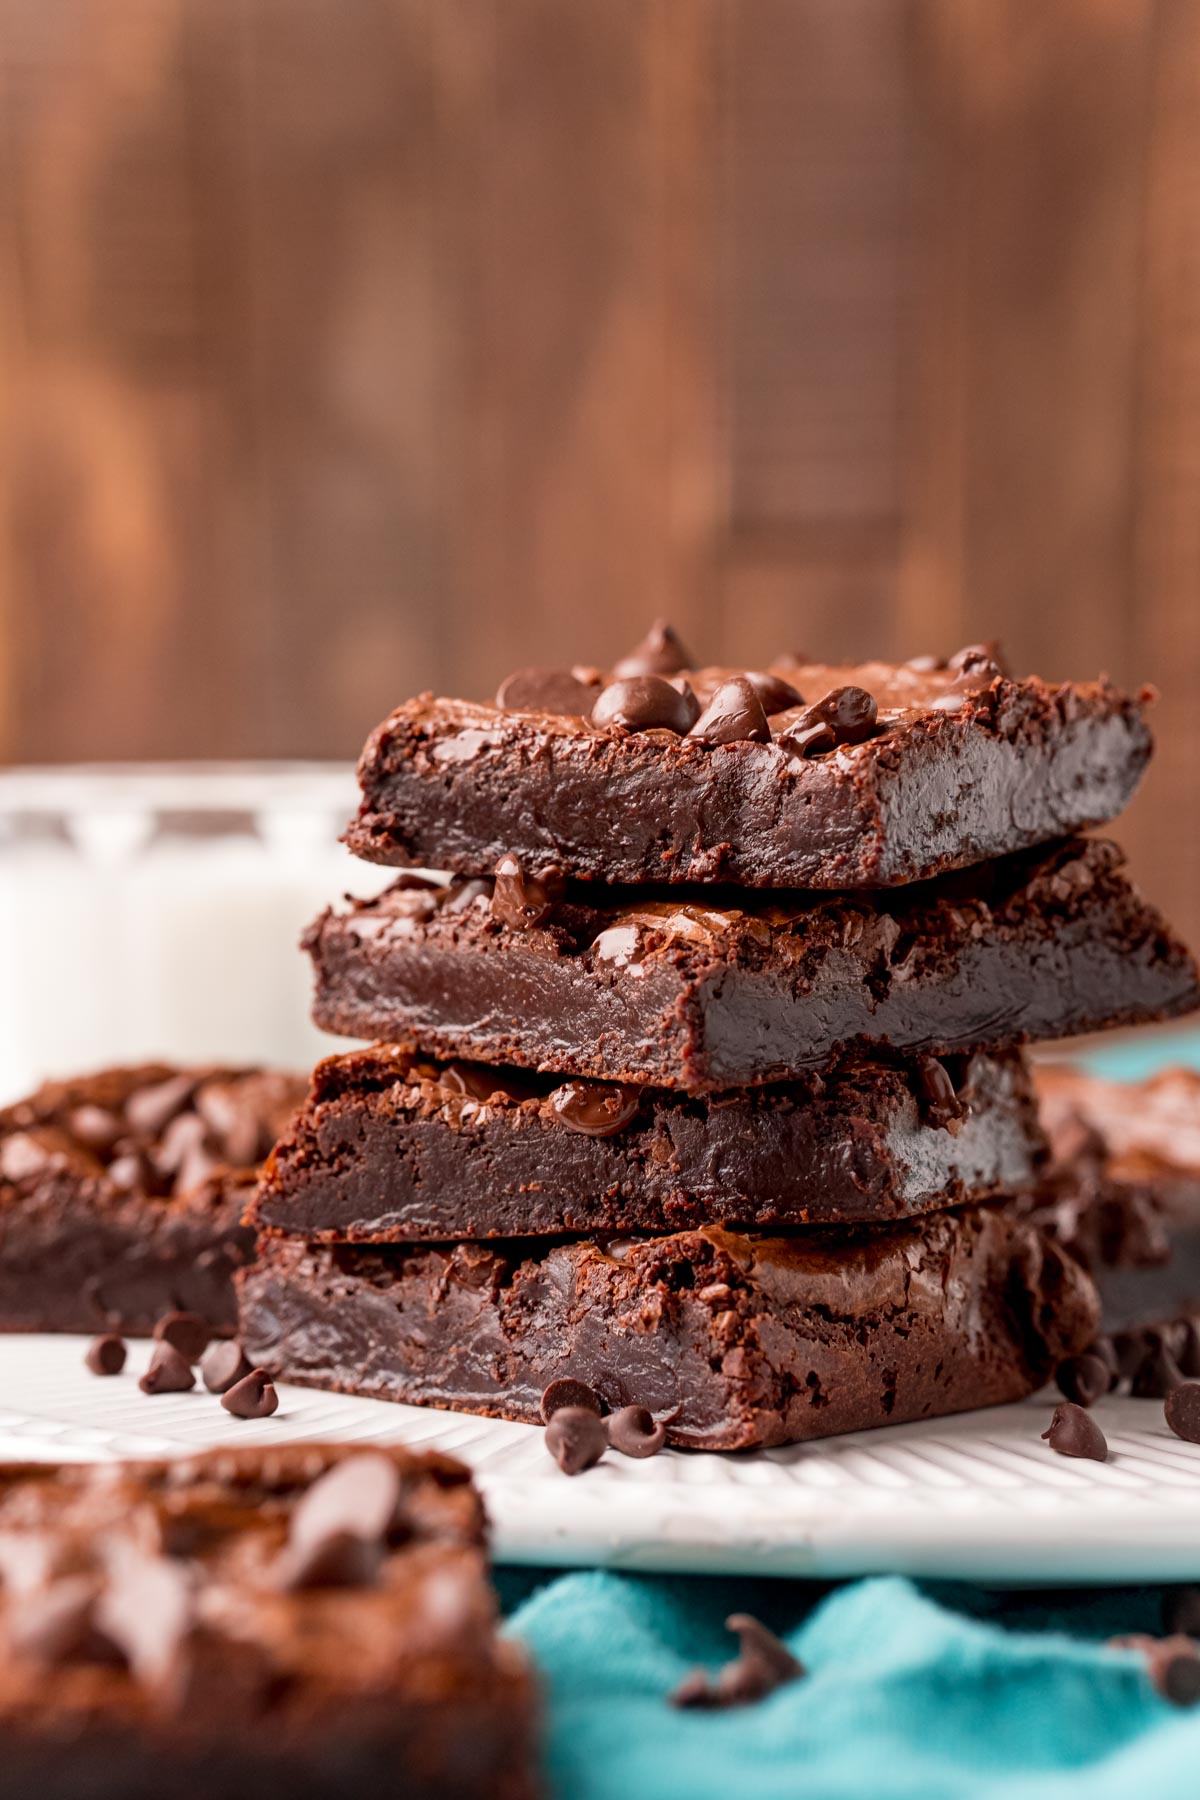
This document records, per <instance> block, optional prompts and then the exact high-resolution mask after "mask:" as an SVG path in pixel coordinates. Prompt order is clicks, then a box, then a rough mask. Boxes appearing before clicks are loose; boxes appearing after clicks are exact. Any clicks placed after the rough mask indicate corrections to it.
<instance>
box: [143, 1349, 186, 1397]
mask: <svg viewBox="0 0 1200 1800" xmlns="http://www.w3.org/2000/svg"><path fill="white" fill-rule="evenodd" d="M195 1385H196V1377H195V1376H194V1375H193V1373H192V1365H191V1363H190V1362H189V1361H188V1360H187V1358H186V1357H184V1356H181V1355H180V1354H179V1352H178V1350H177V1349H176V1348H175V1346H174V1344H170V1343H167V1342H166V1341H165V1340H164V1341H163V1342H160V1343H157V1344H155V1346H154V1353H153V1355H152V1356H151V1358H150V1367H149V1368H148V1369H147V1370H146V1373H145V1374H144V1375H143V1376H142V1379H141V1380H140V1381H139V1382H138V1386H139V1387H140V1388H141V1390H142V1392H143V1394H186V1393H187V1392H188V1390H189V1388H194V1387H195Z"/></svg>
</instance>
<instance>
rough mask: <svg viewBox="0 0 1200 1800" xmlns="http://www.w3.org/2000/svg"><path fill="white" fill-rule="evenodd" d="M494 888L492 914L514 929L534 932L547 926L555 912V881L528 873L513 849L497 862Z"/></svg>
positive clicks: (511, 929)
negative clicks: (547, 921)
mask: <svg viewBox="0 0 1200 1800" xmlns="http://www.w3.org/2000/svg"><path fill="white" fill-rule="evenodd" d="M494 877H495V879H494V884H493V887H492V917H493V918H495V919H499V921H500V923H501V924H502V925H507V926H508V927H509V929H510V931H532V930H533V928H534V927H535V926H537V925H544V924H545V922H546V920H547V919H548V918H549V917H550V914H551V913H552V912H553V911H554V899H555V896H554V892H553V887H554V883H553V882H552V881H539V880H538V879H537V877H536V876H533V875H526V873H525V871H524V869H523V868H522V867H521V864H520V860H519V859H518V858H517V857H515V856H514V855H513V854H512V852H511V850H509V851H506V852H505V854H504V855H503V856H502V857H501V858H500V861H499V862H498V863H497V864H496V867H495V870H494Z"/></svg>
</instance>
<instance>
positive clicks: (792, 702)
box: [743, 669, 804, 718]
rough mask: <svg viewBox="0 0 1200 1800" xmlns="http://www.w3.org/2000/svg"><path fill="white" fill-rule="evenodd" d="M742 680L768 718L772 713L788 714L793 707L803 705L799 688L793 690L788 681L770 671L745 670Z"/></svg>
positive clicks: (802, 697)
mask: <svg viewBox="0 0 1200 1800" xmlns="http://www.w3.org/2000/svg"><path fill="white" fill-rule="evenodd" d="M743 679H744V680H746V681H748V682H749V683H750V686H751V687H752V688H753V689H754V691H755V693H756V694H757V695H758V698H759V701H760V703H761V705H762V709H763V711H764V712H765V713H766V714H767V717H768V718H770V716H771V714H772V713H781V712H790V710H791V708H792V707H793V706H803V705H804V695H803V694H802V693H801V692H800V690H799V688H794V687H793V686H792V684H791V682H790V681H785V680H784V679H783V676H782V675H776V674H775V673H774V671H773V670H771V669H767V670H762V669H747V670H746V673H745V676H744V677H743Z"/></svg>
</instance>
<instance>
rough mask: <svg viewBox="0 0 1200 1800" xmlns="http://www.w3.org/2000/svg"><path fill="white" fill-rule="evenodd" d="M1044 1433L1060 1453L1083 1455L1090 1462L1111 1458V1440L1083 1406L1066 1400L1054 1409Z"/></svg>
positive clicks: (1052, 1447) (1047, 1440)
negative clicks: (1109, 1445)
mask: <svg viewBox="0 0 1200 1800" xmlns="http://www.w3.org/2000/svg"><path fill="white" fill-rule="evenodd" d="M1042 1436H1043V1437H1044V1438H1045V1440H1046V1442H1047V1443H1048V1444H1049V1445H1050V1448H1051V1449H1052V1450H1055V1451H1057V1452H1058V1454H1059V1456H1082V1457H1084V1458H1086V1459H1087V1460H1088V1461H1089V1462H1107V1461H1108V1442H1107V1440H1106V1438H1105V1436H1104V1433H1103V1432H1102V1431H1101V1429H1100V1427H1099V1426H1098V1425H1097V1423H1096V1421H1095V1419H1093V1418H1092V1417H1091V1415H1090V1414H1089V1413H1086V1412H1084V1410H1083V1408H1082V1406H1075V1405H1074V1404H1072V1402H1071V1401H1069V1400H1064V1401H1063V1403H1062V1405H1061V1406H1056V1407H1055V1409H1054V1417H1053V1418H1052V1419H1051V1421H1050V1424H1049V1426H1048V1428H1047V1429H1046V1430H1045V1431H1043V1433H1042Z"/></svg>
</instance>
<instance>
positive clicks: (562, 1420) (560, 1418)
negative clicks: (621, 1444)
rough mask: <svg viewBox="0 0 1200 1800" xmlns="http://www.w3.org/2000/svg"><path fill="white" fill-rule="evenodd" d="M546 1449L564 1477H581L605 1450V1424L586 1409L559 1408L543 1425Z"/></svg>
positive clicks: (582, 1407) (606, 1446)
mask: <svg viewBox="0 0 1200 1800" xmlns="http://www.w3.org/2000/svg"><path fill="white" fill-rule="evenodd" d="M546 1448H547V1450H548V1451H549V1452H550V1454H551V1456H552V1457H553V1458H554V1460H555V1462H556V1463H557V1464H558V1466H559V1468H560V1469H561V1470H562V1472H563V1474H564V1475H580V1474H582V1473H583V1471H584V1469H590V1468H593V1467H594V1466H595V1464H596V1463H598V1462H599V1461H600V1458H601V1457H602V1456H603V1455H604V1452H605V1451H606V1450H607V1449H608V1433H607V1432H606V1431H605V1429H604V1421H603V1420H602V1419H600V1418H599V1417H598V1416H597V1415H596V1414H595V1413H594V1412H593V1411H592V1410H591V1408H590V1407H587V1406H559V1407H557V1408H556V1409H555V1410H554V1412H552V1413H551V1415H550V1418H549V1421H548V1423H547V1425H546Z"/></svg>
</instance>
